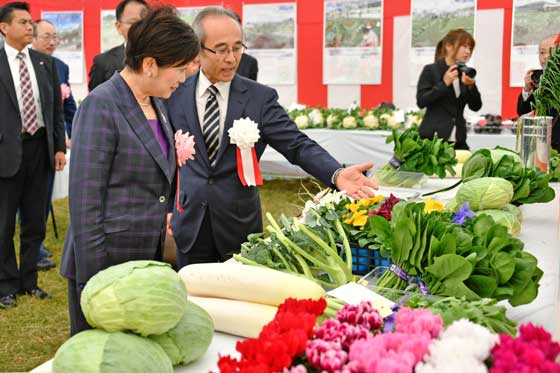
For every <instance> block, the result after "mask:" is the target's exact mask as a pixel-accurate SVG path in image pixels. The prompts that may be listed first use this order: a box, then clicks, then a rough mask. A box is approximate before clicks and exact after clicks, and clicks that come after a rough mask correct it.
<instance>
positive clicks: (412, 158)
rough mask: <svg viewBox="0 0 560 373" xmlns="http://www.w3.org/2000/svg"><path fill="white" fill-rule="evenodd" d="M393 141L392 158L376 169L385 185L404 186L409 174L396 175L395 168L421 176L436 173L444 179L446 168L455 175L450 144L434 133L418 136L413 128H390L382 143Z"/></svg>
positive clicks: (454, 163) (453, 153)
mask: <svg viewBox="0 0 560 373" xmlns="http://www.w3.org/2000/svg"><path fill="white" fill-rule="evenodd" d="M391 142H393V143H394V147H393V159H391V161H390V162H389V163H387V164H386V165H385V166H383V167H382V168H381V169H380V170H379V172H378V178H379V180H380V181H381V182H383V183H384V184H386V185H399V186H408V185H407V184H409V183H407V182H408V181H410V180H406V179H407V178H410V177H409V176H403V175H399V172H397V170H398V171H408V172H418V173H423V174H425V175H428V176H431V175H438V176H439V177H440V178H444V177H445V175H446V171H448V172H449V173H451V174H452V175H455V170H454V169H453V166H454V165H456V164H457V160H456V159H455V150H454V149H453V145H451V144H449V143H447V142H445V141H443V140H442V139H439V138H437V137H436V136H434V138H433V139H431V140H430V139H422V138H420V135H419V134H418V130H417V129H416V128H409V129H407V130H405V131H403V132H400V133H399V132H398V131H396V130H393V132H392V134H391V135H390V136H389V137H387V140H386V143H387V144H389V143H391Z"/></svg>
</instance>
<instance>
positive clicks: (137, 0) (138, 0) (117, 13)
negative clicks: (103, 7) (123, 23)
mask: <svg viewBox="0 0 560 373" xmlns="http://www.w3.org/2000/svg"><path fill="white" fill-rule="evenodd" d="M129 3H138V4H142V5H144V6H145V7H146V8H149V6H148V3H147V2H146V0H123V1H121V2H120V3H119V5H117V10H116V11H115V16H116V17H117V21H120V20H121V16H122V14H123V12H124V8H125V7H126V6H127V5H128V4H129Z"/></svg>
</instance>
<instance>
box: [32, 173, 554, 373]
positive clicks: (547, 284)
mask: <svg viewBox="0 0 560 373" xmlns="http://www.w3.org/2000/svg"><path fill="white" fill-rule="evenodd" d="M455 181H456V179H446V180H439V179H430V180H429V181H428V183H427V185H426V186H425V187H424V188H423V189H422V190H419V191H422V192H423V191H432V190H437V189H440V188H443V187H445V186H448V185H450V183H452V182H455ZM552 186H553V187H554V189H555V191H556V198H555V199H554V201H552V202H549V203H547V204H533V205H526V206H522V208H521V209H522V211H523V223H522V226H521V234H520V237H519V238H520V239H521V240H522V241H523V242H524V243H525V249H526V250H527V251H528V252H530V253H531V254H533V255H534V256H535V257H537V259H538V261H539V267H540V268H541V269H542V270H543V271H544V275H543V277H542V279H541V281H540V288H539V294H538V296H537V298H536V299H535V300H534V301H533V302H532V303H531V304H528V305H525V306H519V307H515V308H514V307H511V306H509V305H508V304H507V303H506V302H503V304H504V306H506V308H507V313H508V316H509V317H510V318H512V319H513V320H516V321H518V322H519V323H526V322H533V323H535V324H537V325H541V326H543V327H544V328H545V329H547V330H548V331H549V332H551V333H552V335H553V338H554V339H555V340H556V341H559V340H560V184H558V183H555V184H552ZM391 192H394V193H395V194H396V195H397V196H399V197H401V198H406V197H408V196H412V195H413V194H414V193H415V191H413V190H410V189H399V188H391V189H388V188H387V187H380V193H382V194H384V195H389V193H391ZM455 193H456V191H455V190H452V191H448V192H445V193H441V194H439V195H437V194H436V195H434V196H432V198H436V199H441V200H448V199H449V198H451V197H452V196H453V195H454V194H455ZM238 340H239V338H238V337H234V336H231V335H228V334H223V333H216V334H215V336H214V340H213V341H212V345H211V346H210V348H209V350H208V352H207V353H206V354H205V355H204V356H203V357H202V358H201V359H200V360H199V361H197V362H195V363H193V364H191V365H188V366H184V367H177V368H175V372H177V373H179V372H181V373H200V372H208V371H214V372H217V366H216V363H217V361H218V353H219V354H221V355H225V354H234V353H235V342H237V341H238ZM32 372H35V373H50V372H51V361H47V362H46V363H44V364H43V365H41V366H39V367H37V368H35V369H34V370H33V371H32Z"/></svg>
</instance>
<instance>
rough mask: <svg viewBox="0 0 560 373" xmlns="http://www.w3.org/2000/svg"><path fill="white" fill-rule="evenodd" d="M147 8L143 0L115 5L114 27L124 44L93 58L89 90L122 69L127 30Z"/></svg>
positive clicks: (132, 0) (124, 0)
mask: <svg viewBox="0 0 560 373" xmlns="http://www.w3.org/2000/svg"><path fill="white" fill-rule="evenodd" d="M147 9H148V5H147V3H146V1H145V0H123V1H121V2H120V3H119V5H117V9H116V11H115V13H116V14H115V15H116V18H117V21H116V22H115V28H116V29H117V32H118V33H119V34H120V35H121V36H122V37H123V38H124V44H121V45H119V46H116V47H114V48H112V49H109V50H108V51H106V52H104V53H101V54H98V55H97V56H95V57H94V58H93V65H92V66H91V70H90V71H89V83H88V89H89V91H90V92H91V91H93V89H94V88H95V87H97V86H98V85H100V84H101V83H103V82H105V81H107V80H109V79H110V78H111V77H112V76H113V73H114V72H115V71H120V70H122V68H123V67H124V48H125V46H126V42H127V40H128V30H129V29H130V26H131V25H132V24H133V23H134V22H136V21H138V20H140V18H142V15H143V14H144V13H145V12H146V10H147Z"/></svg>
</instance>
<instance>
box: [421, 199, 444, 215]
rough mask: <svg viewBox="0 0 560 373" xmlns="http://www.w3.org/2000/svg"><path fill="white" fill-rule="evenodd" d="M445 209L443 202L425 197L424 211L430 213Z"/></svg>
mask: <svg viewBox="0 0 560 373" xmlns="http://www.w3.org/2000/svg"><path fill="white" fill-rule="evenodd" d="M442 210H443V202H441V201H436V200H434V199H431V198H426V199H424V212H425V213H426V214H429V213H430V212H432V211H442Z"/></svg>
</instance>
